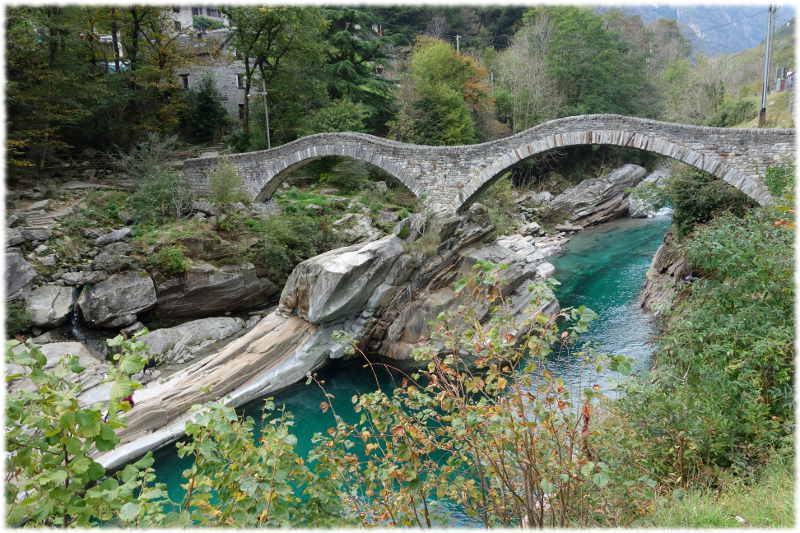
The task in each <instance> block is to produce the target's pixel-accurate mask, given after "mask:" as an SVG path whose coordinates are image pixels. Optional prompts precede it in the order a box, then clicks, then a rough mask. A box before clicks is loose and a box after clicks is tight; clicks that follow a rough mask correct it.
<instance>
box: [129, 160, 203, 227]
mask: <svg viewBox="0 0 800 533" xmlns="http://www.w3.org/2000/svg"><path fill="white" fill-rule="evenodd" d="M190 204H191V196H190V191H189V188H188V186H187V185H186V181H185V180H184V179H183V175H182V174H179V173H177V172H175V171H173V170H164V169H158V170H155V171H153V172H151V173H150V174H146V175H144V176H142V177H141V178H140V179H139V180H138V182H137V186H136V191H135V192H134V193H133V194H132V195H131V197H130V205H131V207H132V208H133V211H134V217H135V219H136V221H137V222H138V223H141V224H158V223H160V222H163V221H164V220H169V219H177V218H180V217H181V216H182V215H183V214H184V213H185V212H186V211H187V210H188V208H189V205H190Z"/></svg>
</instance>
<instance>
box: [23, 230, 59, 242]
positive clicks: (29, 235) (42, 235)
mask: <svg viewBox="0 0 800 533" xmlns="http://www.w3.org/2000/svg"><path fill="white" fill-rule="evenodd" d="M52 234H53V230H51V229H50V228H22V237H23V238H24V239H25V240H26V241H34V242H36V241H46V240H47V239H49V238H50V235H52Z"/></svg>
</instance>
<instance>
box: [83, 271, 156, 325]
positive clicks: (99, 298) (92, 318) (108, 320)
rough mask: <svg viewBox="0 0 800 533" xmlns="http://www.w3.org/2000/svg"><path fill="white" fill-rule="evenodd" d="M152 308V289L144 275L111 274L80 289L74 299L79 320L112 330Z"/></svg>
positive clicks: (153, 302)
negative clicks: (76, 302)
mask: <svg viewBox="0 0 800 533" xmlns="http://www.w3.org/2000/svg"><path fill="white" fill-rule="evenodd" d="M155 305H156V288H155V285H154V284H153V280H152V279H151V278H150V276H149V275H148V274H147V272H125V273H122V274H114V275H113V276H111V277H109V278H108V279H106V280H105V281H101V282H100V283H98V284H96V285H94V286H92V287H84V289H83V291H81V295H80V296H79V297H78V306H79V307H80V309H81V312H82V313H83V318H84V319H85V320H86V322H87V323H89V325H91V326H95V327H98V326H99V327H108V328H115V327H120V326H127V325H129V324H132V323H134V322H135V321H136V314H137V313H141V312H142V311H147V310H148V309H152V308H153V307H154V306H155Z"/></svg>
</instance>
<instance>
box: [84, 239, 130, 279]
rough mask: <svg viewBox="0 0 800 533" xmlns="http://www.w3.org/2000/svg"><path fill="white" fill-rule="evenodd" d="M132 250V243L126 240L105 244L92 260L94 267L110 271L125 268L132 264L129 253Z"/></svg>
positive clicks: (94, 268)
mask: <svg viewBox="0 0 800 533" xmlns="http://www.w3.org/2000/svg"><path fill="white" fill-rule="evenodd" d="M101 238H102V237H101ZM132 250H133V248H132V247H131V245H130V244H128V243H126V242H113V243H111V244H109V245H107V246H104V247H103V249H102V250H101V251H100V253H98V254H97V255H96V256H95V258H94V260H93V261H92V269H93V270H101V271H104V272H110V273H114V272H119V271H121V270H125V269H126V268H128V267H129V266H130V264H131V259H130V257H128V255H127V254H129V253H130V252H131V251H132Z"/></svg>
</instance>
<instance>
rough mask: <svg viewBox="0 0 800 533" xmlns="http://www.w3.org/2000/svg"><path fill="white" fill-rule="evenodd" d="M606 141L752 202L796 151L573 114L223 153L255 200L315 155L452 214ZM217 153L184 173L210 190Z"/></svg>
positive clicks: (701, 130)
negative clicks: (504, 183)
mask: <svg viewBox="0 0 800 533" xmlns="http://www.w3.org/2000/svg"><path fill="white" fill-rule="evenodd" d="M593 144H597V145H602V144H605V145H613V146H625V147H630V148H637V149H640V150H644V151H647V152H653V153H656V154H660V155H664V156H667V157H670V158H672V159H676V160H678V161H681V162H683V163H686V164H688V165H690V166H693V167H696V168H698V169H701V170H705V171H706V172H709V173H711V174H713V175H714V176H716V177H718V178H720V179H722V180H724V181H726V182H728V183H729V184H731V185H733V186H734V187H736V188H737V189H739V190H741V191H742V192H744V193H745V194H747V195H748V196H750V197H751V198H753V199H754V200H756V201H757V202H759V203H761V204H764V203H768V202H769V201H770V199H771V197H770V194H769V191H768V190H767V188H766V186H765V185H764V180H763V178H764V172H765V170H766V168H767V167H768V166H770V165H774V164H779V163H781V162H783V161H785V160H786V159H787V158H792V157H793V156H794V150H795V132H794V130H793V129H735V128H711V127H703V126H689V125H684V124H673V123H668V122H659V121H655V120H647V119H641V118H635V117H627V116H622V115H580V116H574V117H566V118H560V119H556V120H551V121H549V122H545V123H543V124H539V125H538V126H535V127H533V128H530V129H528V130H525V131H523V132H520V133H517V134H515V135H512V136H510V137H505V138H503V139H497V140H494V141H489V142H485V143H481V144H471V145H465V146H421V145H415V144H406V143H401V142H397V141H391V140H388V139H383V138H380V137H375V136H372V135H367V134H363V133H319V134H316V135H309V136H306V137H302V138H300V139H297V140H295V141H292V142H290V143H287V144H284V145H282V146H278V147H277V148H272V149H271V150H261V151H257V152H247V153H242V154H235V155H231V156H229V159H230V162H231V163H232V164H233V165H234V167H235V168H236V169H237V171H238V173H239V175H240V176H241V177H242V181H243V184H244V188H245V190H246V192H247V194H248V195H249V196H250V197H251V198H252V199H254V200H266V199H268V198H269V197H270V196H271V195H272V194H273V193H274V192H275V191H276V190H277V188H278V187H279V186H280V184H281V183H282V182H283V181H284V179H285V176H286V175H287V174H288V173H289V172H290V171H292V170H294V169H297V168H299V167H301V166H303V165H305V164H307V163H309V162H311V161H313V160H314V159H318V158H321V157H326V156H345V157H350V158H353V159H356V160H360V161H365V162H367V163H370V164H372V165H375V166H377V167H379V168H381V169H383V170H385V171H386V172H388V173H389V174H391V175H393V176H394V177H395V178H397V179H398V180H399V181H400V182H402V183H403V184H404V185H405V186H406V187H408V188H409V189H410V190H411V191H412V192H413V193H414V194H415V195H417V197H419V198H421V199H422V200H423V201H424V202H426V203H427V204H428V205H429V207H430V208H431V209H433V210H434V211H437V212H453V211H457V210H462V209H464V208H465V207H467V206H469V204H470V203H472V202H473V201H474V200H475V198H476V197H477V196H478V195H479V194H480V193H481V191H483V190H484V189H486V188H487V187H488V186H489V185H491V184H492V183H493V182H494V181H495V180H496V179H497V178H498V177H499V176H501V175H502V174H503V172H504V171H505V170H506V169H508V168H509V167H511V166H512V165H514V164H516V163H518V162H519V161H522V160H523V159H526V158H528V157H531V156H533V155H536V154H539V153H542V152H546V151H548V150H552V149H555V148H564V147H569V146H576V145H593ZM217 161H218V158H217V157H205V158H197V159H189V160H186V161H185V162H184V163H183V171H184V175H185V176H186V178H187V181H188V182H189V184H190V186H191V187H192V189H193V190H194V191H195V192H198V193H205V192H207V191H208V185H209V176H210V173H211V171H213V169H214V167H215V166H216V164H217Z"/></svg>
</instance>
